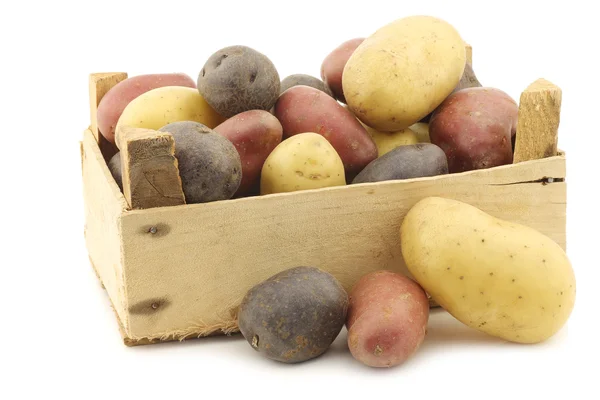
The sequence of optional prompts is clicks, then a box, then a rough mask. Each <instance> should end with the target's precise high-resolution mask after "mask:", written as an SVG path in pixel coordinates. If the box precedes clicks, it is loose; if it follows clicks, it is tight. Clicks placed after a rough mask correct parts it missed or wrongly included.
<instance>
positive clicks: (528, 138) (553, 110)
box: [513, 79, 562, 163]
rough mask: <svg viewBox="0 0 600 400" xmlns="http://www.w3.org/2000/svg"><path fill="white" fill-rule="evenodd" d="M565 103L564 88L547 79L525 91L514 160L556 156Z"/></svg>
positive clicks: (540, 80) (533, 84) (520, 105)
mask: <svg viewBox="0 0 600 400" xmlns="http://www.w3.org/2000/svg"><path fill="white" fill-rule="evenodd" d="M561 102H562V91H561V89H560V88H559V87H558V86H556V85H554V84H552V83H551V82H548V81H547V80H545V79H538V80H537V81H535V82H533V83H532V84H531V85H529V87H528V88H527V89H525V91H524V92H523V93H522V94H521V99H520V102H519V119H518V122H517V136H516V142H515V155H514V161H513V162H514V163H518V162H521V161H528V160H536V159H540V158H544V157H552V156H554V155H556V153H557V150H558V149H557V144H558V125H559V123H560V108H561Z"/></svg>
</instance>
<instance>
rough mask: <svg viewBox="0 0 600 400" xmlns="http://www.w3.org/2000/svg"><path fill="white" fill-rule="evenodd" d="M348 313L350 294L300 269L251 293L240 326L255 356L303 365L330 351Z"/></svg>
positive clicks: (328, 278)
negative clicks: (258, 353)
mask: <svg viewBox="0 0 600 400" xmlns="http://www.w3.org/2000/svg"><path fill="white" fill-rule="evenodd" d="M347 311H348V294H347V293H346V291H345V290H344V288H343V287H342V285H341V284H340V283H339V282H338V281H337V280H336V279H335V278H334V277H333V276H332V275H331V274H329V273H327V272H325V271H321V270H320V269H318V268H314V267H296V268H291V269H288V270H286V271H283V272H280V273H278V274H276V275H274V276H272V277H271V278H269V279H267V280H266V281H264V282H262V283H259V284H258V285H256V286H254V287H253V288H252V289H250V291H248V293H247V294H246V296H245V297H244V299H243V300H242V303H241V305H240V310H239V314H238V324H239V327H240V331H241V332H242V335H244V337H245V338H246V340H247V341H248V343H250V345H251V346H252V348H253V349H254V350H256V351H258V352H260V353H262V354H264V355H265V356H266V357H268V358H270V359H272V360H277V361H281V362H284V363H298V362H302V361H306V360H310V359H311V358H315V357H318V356H320V355H321V354H323V353H325V351H327V349H328V348H329V346H330V345H331V343H333V341H334V340H335V338H336V337H337V336H338V334H339V333H340V330H341V329H342V327H343V326H344V322H345V320H346V313H347Z"/></svg>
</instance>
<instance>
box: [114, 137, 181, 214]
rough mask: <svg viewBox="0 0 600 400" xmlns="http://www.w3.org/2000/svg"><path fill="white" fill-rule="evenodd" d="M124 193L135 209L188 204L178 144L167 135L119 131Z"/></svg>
mask: <svg viewBox="0 0 600 400" xmlns="http://www.w3.org/2000/svg"><path fill="white" fill-rule="evenodd" d="M116 141H117V143H118V144H119V148H120V149H121V152H120V157H121V171H122V178H123V193H124V195H125V199H126V200H127V203H128V204H129V206H130V208H132V209H148V208H153V207H167V206H175V205H183V204H185V196H184V194H183V187H182V182H181V177H180V175H179V163H178V161H177V159H176V158H175V141H174V139H173V135H171V134H170V133H168V132H160V131H155V130H152V129H144V128H135V127H127V126H123V127H118V128H117V132H116Z"/></svg>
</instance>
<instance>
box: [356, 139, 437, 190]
mask: <svg viewBox="0 0 600 400" xmlns="http://www.w3.org/2000/svg"><path fill="white" fill-rule="evenodd" d="M447 173H448V160H446V154H444V151H443V150H442V149H440V148H439V147H437V146H436V145H434V144H431V143H417V144H411V145H406V146H400V147H397V148H395V149H394V150H392V151H390V152H389V153H387V154H385V155H384V156H382V157H379V158H378V159H376V160H374V161H372V162H371V163H370V164H369V165H367V166H366V167H365V169H363V170H362V171H361V172H360V174H358V175H357V176H356V178H354V180H353V181H352V183H365V182H381V181H389V180H397V179H411V178H422V177H426V176H437V175H444V174H447Z"/></svg>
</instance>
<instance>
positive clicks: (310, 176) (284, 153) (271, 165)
mask: <svg viewBox="0 0 600 400" xmlns="http://www.w3.org/2000/svg"><path fill="white" fill-rule="evenodd" d="M345 184H346V178H345V174H344V164H343V163H342V159H341V158H340V156H339V155H338V153H337V152H336V151H335V149H334V148H333V146H332V145H331V144H330V143H329V142H328V141H327V139H325V138H324V137H323V136H321V135H319V134H317V133H313V132H306V133H301V134H298V135H294V136H292V137H290V138H289V139H286V140H284V141H283V142H281V143H280V144H279V145H278V146H277V147H275V149H274V150H273V151H272V152H271V154H270V155H269V157H267V160H266V161H265V163H264V165H263V168H262V174H261V180H260V193H261V194H270V193H281V192H294V191H297V190H307V189H319V188H324V187H329V186H343V185H345Z"/></svg>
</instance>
